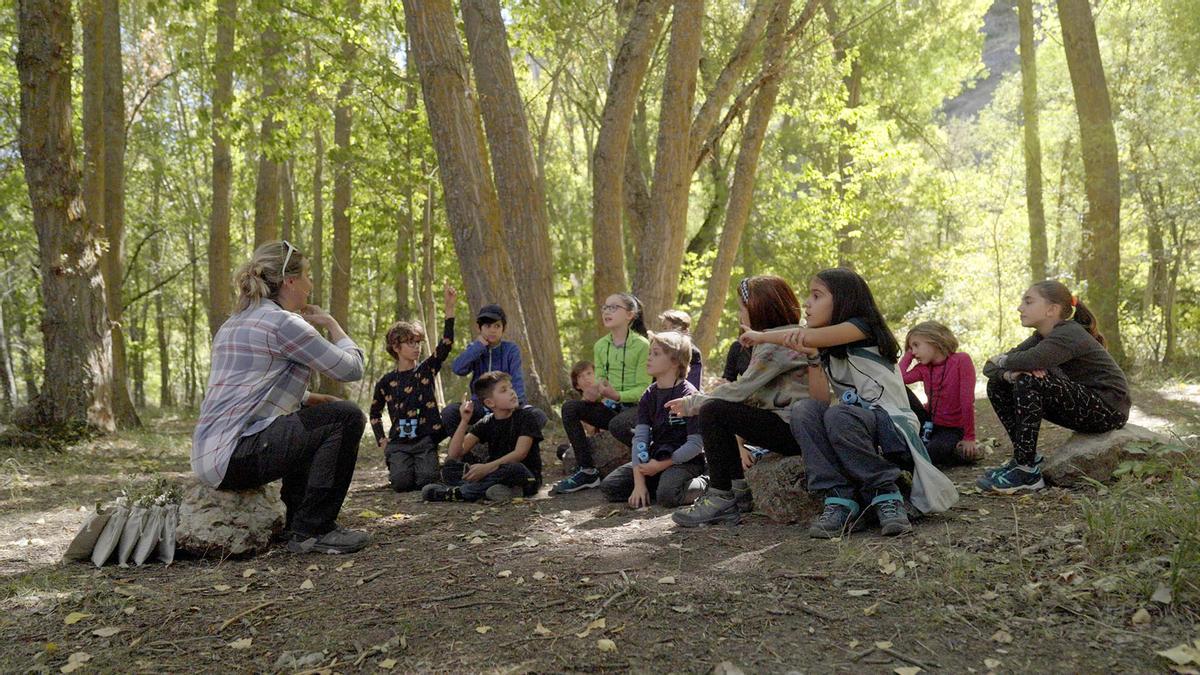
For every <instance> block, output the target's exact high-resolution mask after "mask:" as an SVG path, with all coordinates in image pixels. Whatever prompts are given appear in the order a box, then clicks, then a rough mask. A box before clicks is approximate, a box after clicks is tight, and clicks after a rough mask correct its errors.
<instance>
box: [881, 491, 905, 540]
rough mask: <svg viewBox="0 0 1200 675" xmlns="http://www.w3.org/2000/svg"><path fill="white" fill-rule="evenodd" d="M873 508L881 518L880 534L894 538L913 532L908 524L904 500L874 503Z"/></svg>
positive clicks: (885, 500)
mask: <svg viewBox="0 0 1200 675" xmlns="http://www.w3.org/2000/svg"><path fill="white" fill-rule="evenodd" d="M876 499H878V498H876ZM872 506H874V507H875V513H876V514H877V515H878V516H879V533H880V534H882V535H883V536H885V537H894V536H896V535H898V534H907V533H909V532H912V529H913V526H912V523H910V522H908V512H907V511H905V509H904V500H903V499H899V498H889V499H882V500H879V501H876V502H874V503H872Z"/></svg>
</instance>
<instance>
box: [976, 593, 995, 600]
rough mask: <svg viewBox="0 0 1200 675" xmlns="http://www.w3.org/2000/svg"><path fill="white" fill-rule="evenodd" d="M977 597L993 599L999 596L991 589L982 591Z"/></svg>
mask: <svg viewBox="0 0 1200 675" xmlns="http://www.w3.org/2000/svg"><path fill="white" fill-rule="evenodd" d="M979 597H980V598H981V599H983V600H995V599H996V598H998V597H1000V596H999V595H996V594H995V593H993V592H992V591H984V592H983V594H982V595H980V596H979Z"/></svg>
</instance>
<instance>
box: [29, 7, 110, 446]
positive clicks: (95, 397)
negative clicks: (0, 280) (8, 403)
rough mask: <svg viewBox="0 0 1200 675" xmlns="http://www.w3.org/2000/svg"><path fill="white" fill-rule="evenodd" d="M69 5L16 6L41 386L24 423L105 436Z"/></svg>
mask: <svg viewBox="0 0 1200 675" xmlns="http://www.w3.org/2000/svg"><path fill="white" fill-rule="evenodd" d="M72 29H73V22H72V18H71V4H70V3H67V2H56V1H54V0H19V2H18V3H17V74H18V77H19V79H20V83H21V108H20V120H21V125H20V127H21V128H20V137H19V140H20V149H21V161H22V163H23V164H24V169H25V182H26V184H27V185H28V188H29V200H30V203H31V206H32V213H33V226H34V230H35V231H36V232H37V237H38V253H39V259H40V263H41V270H40V271H41V285H42V301H43V313H42V342H43V346H44V348H45V370H44V376H45V382H46V385H47V386H45V387H43V388H42V392H41V393H40V394H39V395H38V396H37V398H36V399H35V400H34V401H33V404H32V406H31V409H30V411H29V412H30V414H29V415H28V416H27V417H26V418H25V419H23V421H24V422H25V423H27V424H30V425H32V426H39V427H49V428H63V427H75V428H79V427H84V426H87V427H92V428H96V429H101V430H109V431H111V430H112V429H113V428H114V424H113V416H112V405H111V400H112V392H111V384H112V362H111V347H110V344H109V336H110V333H109V328H108V314H107V312H106V311H105V306H104V278H103V276H102V275H101V272H100V245H99V242H98V239H99V238H100V237H101V236H102V233H100V232H99V231H98V228H97V226H96V224H95V222H94V221H92V220H91V219H85V218H84V217H83V214H84V211H85V207H84V205H83V197H82V194H81V192H80V177H79V167H78V165H77V164H76V163H75V137H74V129H73V127H72V124H71V120H72V115H71V75H72V67H71V56H72V54H73V53H74V44H73V42H74V36H73V35H72Z"/></svg>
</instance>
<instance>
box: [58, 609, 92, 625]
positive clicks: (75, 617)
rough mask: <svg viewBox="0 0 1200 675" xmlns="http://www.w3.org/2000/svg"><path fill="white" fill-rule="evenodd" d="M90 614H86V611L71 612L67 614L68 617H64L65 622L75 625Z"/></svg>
mask: <svg viewBox="0 0 1200 675" xmlns="http://www.w3.org/2000/svg"><path fill="white" fill-rule="evenodd" d="M90 616H91V614H86V613H84V612H71V613H70V614H68V615H67V618H65V619H63V623H64V624H66V625H68V626H73V625H75V624H77V623H79V622H80V621H83V620H84V619H86V618H88V617H90Z"/></svg>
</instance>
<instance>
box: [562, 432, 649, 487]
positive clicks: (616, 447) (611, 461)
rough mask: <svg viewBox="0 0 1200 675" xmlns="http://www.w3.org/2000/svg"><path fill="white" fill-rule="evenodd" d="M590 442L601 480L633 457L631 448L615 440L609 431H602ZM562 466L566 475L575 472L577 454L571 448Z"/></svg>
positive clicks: (593, 459)
mask: <svg viewBox="0 0 1200 675" xmlns="http://www.w3.org/2000/svg"><path fill="white" fill-rule="evenodd" d="M588 440H589V441H591V443H592V461H593V462H595V464H596V469H597V470H598V471H599V472H600V477H601V478H603V477H604V476H607V475H608V474H610V473H612V471H613V469H616V468H617V467H619V466H621V465H622V464H625V463H627V462H629V460H630V458H631V457H632V454H631V451H630V450H629V446H628V445H625V444H623V443H621V442H620V441H618V440H617V439H615V438H613V435H612V434H610V433H608V432H607V431H601V432H600V433H598V434H596V435H595V436H591V437H589V438H588ZM562 465H563V467H562V468H563V473H564V474H565V475H571V474H572V473H574V472H575V466H576V465H575V452H574V451H572V450H571V449H570V448H567V453H566V454H565V455H563V457H562Z"/></svg>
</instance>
